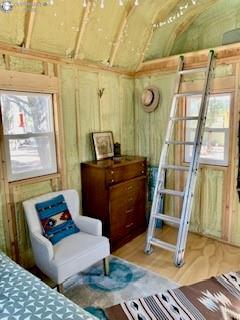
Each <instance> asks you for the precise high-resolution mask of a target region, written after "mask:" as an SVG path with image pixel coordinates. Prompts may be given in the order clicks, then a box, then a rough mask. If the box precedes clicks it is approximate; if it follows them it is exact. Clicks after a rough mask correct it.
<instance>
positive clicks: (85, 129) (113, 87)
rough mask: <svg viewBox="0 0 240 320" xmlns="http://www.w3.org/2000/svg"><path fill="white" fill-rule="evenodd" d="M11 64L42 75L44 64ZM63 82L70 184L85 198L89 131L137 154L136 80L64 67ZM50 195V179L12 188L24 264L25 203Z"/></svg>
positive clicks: (1, 208)
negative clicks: (82, 170)
mask: <svg viewBox="0 0 240 320" xmlns="http://www.w3.org/2000/svg"><path fill="white" fill-rule="evenodd" d="M10 66H11V70H17V71H24V72H29V73H39V74H41V73H42V72H43V69H42V64H41V63H38V62H35V61H31V60H25V59H19V58H11V63H10ZM4 68H5V67H4V62H3V60H0V69H4ZM49 70H50V72H51V70H52V68H51V65H49ZM60 80H61V81H60V82H61V94H62V105H63V120H64V137H65V153H66V167H67V168H66V169H67V186H68V188H74V189H77V190H78V191H79V193H80V194H81V181H80V163H81V162H82V161H87V160H92V159H93V158H94V156H93V151H92V148H91V132H94V131H103V130H111V131H112V132H113V135H114V140H115V141H118V142H120V143H121V147H122V153H124V154H134V153H135V149H134V80H133V79H130V78H127V77H125V76H121V75H115V74H112V73H96V72H85V71H81V70H80V69H78V68H76V67H71V66H65V65H64V66H62V67H61V69H60ZM103 88H104V93H103V96H102V98H101V99H100V98H99V94H98V92H99V89H103ZM1 175H2V174H1V171H0V176H1ZM58 187H59V186H56V188H58ZM0 191H1V197H0V250H3V251H6V245H5V236H4V227H3V221H2V220H3V217H4V215H6V210H5V196H4V189H3V183H2V179H1V183H0ZM51 191H52V184H51V183H50V181H45V182H41V183H32V184H28V185H20V186H16V187H14V194H13V197H14V204H15V209H16V221H17V239H18V245H19V250H20V263H21V264H22V265H24V266H30V265H32V263H33V259H32V254H31V249H30V242H29V239H28V235H27V234H28V230H27V226H26V222H25V219H24V214H23V210H22V201H24V200H25V199H28V198H31V197H34V196H37V195H40V194H44V193H47V192H51Z"/></svg>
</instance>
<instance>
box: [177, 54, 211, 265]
mask: <svg viewBox="0 0 240 320" xmlns="http://www.w3.org/2000/svg"><path fill="white" fill-rule="evenodd" d="M213 57H214V51H213V50H211V51H210V54H209V60H208V67H207V76H206V78H205V83H204V88H203V94H202V101H201V105H200V110H199V121H198V124H197V130H196V135H195V140H194V147H193V158H192V161H191V165H190V169H189V173H190V174H189V176H188V179H187V182H186V186H187V187H186V190H185V196H184V201H183V207H182V212H181V222H180V228H179V233H178V239H177V250H176V256H175V264H176V265H177V266H179V265H181V264H182V262H183V257H184V251H185V246H186V240H187V232H188V228H189V218H190V214H191V209H192V204H193V201H192V200H193V194H194V193H193V190H194V189H195V185H196V180H197V179H196V178H197V171H198V167H199V157H200V152H201V146H202V139H203V134H204V129H205V123H206V116H207V110H208V101H209V90H210V79H211V69H212V65H213ZM194 151H195V152H194Z"/></svg>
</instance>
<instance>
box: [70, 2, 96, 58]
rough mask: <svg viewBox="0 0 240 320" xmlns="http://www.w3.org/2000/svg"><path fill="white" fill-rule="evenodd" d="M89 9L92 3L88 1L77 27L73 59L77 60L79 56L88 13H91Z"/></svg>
mask: <svg viewBox="0 0 240 320" xmlns="http://www.w3.org/2000/svg"><path fill="white" fill-rule="evenodd" d="M91 7H92V3H91V1H88V3H87V6H86V8H84V12H83V16H82V19H81V22H80V26H79V32H78V36H77V41H76V45H75V49H74V56H73V57H74V59H77V57H78V54H79V50H80V46H81V43H82V39H83V35H84V32H85V30H86V27H87V23H88V17H89V14H90V11H91Z"/></svg>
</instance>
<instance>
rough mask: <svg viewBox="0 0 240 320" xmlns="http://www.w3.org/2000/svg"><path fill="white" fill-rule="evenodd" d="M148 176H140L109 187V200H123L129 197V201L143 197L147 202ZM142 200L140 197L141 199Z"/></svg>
mask: <svg viewBox="0 0 240 320" xmlns="http://www.w3.org/2000/svg"><path fill="white" fill-rule="evenodd" d="M145 186H146V177H145V176H143V177H138V178H135V179H132V180H130V181H128V182H122V183H119V184H117V185H114V186H111V187H110V188H109V192H110V193H109V198H110V199H109V200H110V201H113V200H116V199H117V200H118V201H121V199H122V198H127V199H128V201H133V202H134V201H135V200H136V199H139V198H142V199H143V201H144V202H145V198H146V195H145V192H146V189H145ZM139 200H140V199H139Z"/></svg>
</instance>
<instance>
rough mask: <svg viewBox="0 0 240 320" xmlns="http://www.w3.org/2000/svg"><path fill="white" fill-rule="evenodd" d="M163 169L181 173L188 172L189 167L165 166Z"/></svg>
mask: <svg viewBox="0 0 240 320" xmlns="http://www.w3.org/2000/svg"><path fill="white" fill-rule="evenodd" d="M163 169H172V170H179V171H188V170H189V167H187V166H175V165H171V164H169V165H165V166H163Z"/></svg>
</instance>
